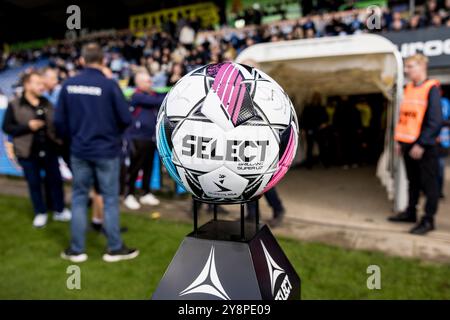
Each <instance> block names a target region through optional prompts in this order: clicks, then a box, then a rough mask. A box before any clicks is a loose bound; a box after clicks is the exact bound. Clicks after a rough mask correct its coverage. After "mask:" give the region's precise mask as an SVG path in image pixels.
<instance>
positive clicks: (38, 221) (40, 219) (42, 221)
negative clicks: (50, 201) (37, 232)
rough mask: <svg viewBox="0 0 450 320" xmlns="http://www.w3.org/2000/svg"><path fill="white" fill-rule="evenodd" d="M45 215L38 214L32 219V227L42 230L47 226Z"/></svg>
mask: <svg viewBox="0 0 450 320" xmlns="http://www.w3.org/2000/svg"><path fill="white" fill-rule="evenodd" d="M47 218H48V216H47V214H46V213H38V214H36V215H35V216H34V219H33V227H35V228H42V227H44V226H45V225H46V224H47Z"/></svg>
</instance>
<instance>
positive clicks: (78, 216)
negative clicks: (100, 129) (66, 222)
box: [70, 155, 122, 253]
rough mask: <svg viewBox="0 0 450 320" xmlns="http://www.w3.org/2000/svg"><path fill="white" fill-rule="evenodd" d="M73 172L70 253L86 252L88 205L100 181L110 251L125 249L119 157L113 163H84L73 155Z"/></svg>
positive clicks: (84, 161) (96, 161) (103, 160)
mask: <svg viewBox="0 0 450 320" xmlns="http://www.w3.org/2000/svg"><path fill="white" fill-rule="evenodd" d="M71 165H72V172H73V191H72V221H71V233H72V239H71V243H70V246H71V249H72V250H73V251H75V252H79V253H81V252H84V250H85V242H86V229H87V205H88V201H89V191H90V189H91V187H92V185H93V182H94V176H95V177H96V178H97V180H98V186H99V191H100V194H101V195H102V197H103V202H104V223H103V227H104V228H105V231H106V237H107V241H108V249H109V250H111V251H113V250H118V249H120V248H121V247H122V239H121V236H120V227H119V197H118V195H119V167H120V160H119V157H117V158H113V159H98V160H84V159H80V158H77V157H75V156H73V155H72V157H71Z"/></svg>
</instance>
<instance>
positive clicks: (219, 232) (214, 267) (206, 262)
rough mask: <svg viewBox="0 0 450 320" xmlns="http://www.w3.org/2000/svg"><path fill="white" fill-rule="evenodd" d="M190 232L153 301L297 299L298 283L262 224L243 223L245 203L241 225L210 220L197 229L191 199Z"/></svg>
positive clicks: (241, 208)
mask: <svg viewBox="0 0 450 320" xmlns="http://www.w3.org/2000/svg"><path fill="white" fill-rule="evenodd" d="M193 201H194V205H193V219H194V230H193V231H192V232H191V233H190V234H188V235H187V236H186V237H185V238H184V240H183V242H182V243H181V245H180V247H179V248H178V251H177V252H176V254H175V256H174V258H173V259H172V262H171V263H170V265H169V267H168V268H167V270H166V272H165V274H164V276H163V278H162V279H161V281H160V282H159V285H158V287H157V289H156V290H155V292H154V293H153V296H152V299H154V300H288V299H289V300H292V299H300V278H299V276H298V275H297V273H296V271H295V270H294V267H293V266H292V264H291V263H290V262H289V260H288V258H287V257H286V255H285V254H284V252H283V250H282V249H281V247H280V246H279V244H278V243H277V241H276V239H275V237H274V236H273V234H272V232H271V231H270V230H269V228H268V227H267V225H265V224H260V222H259V205H258V200H256V210H255V211H256V215H255V224H254V225H251V224H249V223H245V205H246V203H247V202H233V203H226V204H233V205H240V213H241V215H240V221H223V220H218V219H217V204H216V203H213V202H211V204H213V208H214V216H213V219H212V220H211V221H209V222H207V223H206V224H204V225H202V226H200V227H198V207H199V206H198V205H199V204H201V203H208V202H205V201H203V200H200V199H196V198H194V199H193Z"/></svg>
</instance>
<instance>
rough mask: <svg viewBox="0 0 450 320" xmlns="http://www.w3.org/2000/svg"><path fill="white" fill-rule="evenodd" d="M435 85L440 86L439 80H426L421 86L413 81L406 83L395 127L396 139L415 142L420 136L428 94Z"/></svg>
mask: <svg viewBox="0 0 450 320" xmlns="http://www.w3.org/2000/svg"><path fill="white" fill-rule="evenodd" d="M433 86H439V81H437V80H426V81H424V82H423V83H422V84H421V85H419V86H414V84H413V83H412V82H410V83H408V84H407V85H406V87H405V90H404V92H403V101H402V103H401V105H400V115H399V119H398V123H397V126H396V128H395V140H396V141H399V142H404V143H414V142H416V140H417V139H418V138H419V136H420V131H421V129H422V122H423V118H424V117H425V112H426V111H427V107H428V95H429V93H430V90H431V88H432V87H433Z"/></svg>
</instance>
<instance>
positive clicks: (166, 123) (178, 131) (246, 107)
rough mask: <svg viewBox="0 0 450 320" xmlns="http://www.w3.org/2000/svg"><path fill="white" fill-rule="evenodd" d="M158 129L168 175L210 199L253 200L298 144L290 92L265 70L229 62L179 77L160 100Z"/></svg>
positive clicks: (283, 167) (276, 177)
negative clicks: (162, 99) (163, 98)
mask: <svg viewBox="0 0 450 320" xmlns="http://www.w3.org/2000/svg"><path fill="white" fill-rule="evenodd" d="M156 130H157V131H156V132H157V145H158V150H159V153H160V156H161V159H162V162H163V163H164V165H165V167H166V168H167V170H168V172H169V174H170V175H171V176H172V178H173V179H174V180H175V181H176V182H177V183H178V184H181V185H182V186H183V187H184V188H185V189H186V190H188V191H189V192H190V193H192V194H193V195H194V196H195V197H196V198H198V199H200V200H204V201H211V202H240V201H246V200H251V199H253V198H255V197H257V196H259V195H261V194H263V193H264V192H266V191H267V190H269V189H270V188H272V187H274V186H275V185H276V184H277V183H278V182H279V181H280V180H281V178H282V177H283V176H284V175H285V174H286V172H287V170H288V169H289V166H290V165H291V163H292V159H293V158H294V155H295V152H296V150H297V143H298V123H297V116H296V114H295V110H294V107H293V105H292V102H291V100H290V99H289V97H288V95H287V94H286V93H285V92H284V91H283V89H282V88H281V87H280V86H279V85H278V84H277V83H276V82H275V81H274V80H273V79H272V78H271V77H269V76H268V75H267V74H265V73H264V72H262V71H260V70H258V69H256V68H252V67H249V66H246V65H242V64H237V63H231V62H226V63H218V64H210V65H206V66H203V67H200V68H198V69H196V70H194V71H192V72H190V73H188V74H187V75H185V76H184V77H183V78H181V79H180V80H179V81H178V82H177V83H176V85H175V86H174V87H173V88H172V90H170V92H169V93H168V94H167V96H166V98H165V100H164V102H163V104H162V106H161V109H160V111H159V114H158V123H157V129H156Z"/></svg>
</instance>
